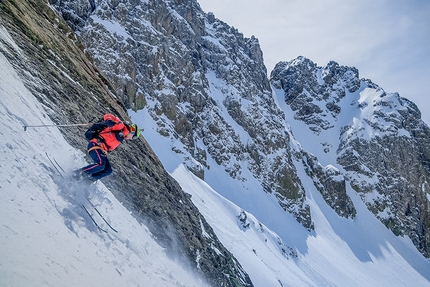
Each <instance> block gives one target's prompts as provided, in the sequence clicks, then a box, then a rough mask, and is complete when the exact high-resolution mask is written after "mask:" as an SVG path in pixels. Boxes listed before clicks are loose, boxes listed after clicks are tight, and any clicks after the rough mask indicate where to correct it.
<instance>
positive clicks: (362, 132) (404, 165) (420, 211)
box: [271, 57, 430, 257]
mask: <svg viewBox="0 0 430 287" xmlns="http://www.w3.org/2000/svg"><path fill="white" fill-rule="evenodd" d="M271 83H272V84H273V86H274V87H275V88H276V89H279V90H280V91H281V92H280V94H282V95H283V96H284V97H285V101H286V103H287V104H288V105H289V107H290V109H291V111H292V117H293V118H294V120H295V121H298V122H304V123H306V126H307V127H308V128H309V130H310V133H309V137H311V138H314V140H315V141H316V142H318V143H319V147H318V148H317V149H314V150H313V151H312V152H314V153H317V154H320V155H324V156H327V157H330V159H331V161H332V162H331V164H333V165H336V166H337V167H338V168H339V169H340V172H337V174H338V175H341V176H342V177H343V178H344V179H345V180H346V182H347V183H348V184H350V185H351V186H352V188H353V189H354V190H355V191H356V192H357V193H358V194H360V196H361V198H362V199H363V201H364V202H365V203H366V204H367V206H368V208H369V210H371V211H372V212H373V213H374V214H375V215H376V216H377V217H378V218H379V219H380V220H381V221H382V222H383V223H384V224H385V225H386V226H387V227H388V228H390V229H391V230H392V231H393V232H394V233H395V234H397V235H408V236H409V237H410V238H411V239H412V241H413V242H414V244H415V245H416V246H417V248H418V249H419V250H420V251H421V253H423V254H424V255H425V256H427V257H429V255H430V253H429V251H430V250H429V247H430V246H429V235H430V233H429V232H430V229H429V228H430V226H429V201H428V196H429V195H428V194H429V191H430V190H429V185H428V181H429V175H430V173H429V146H428V142H429V139H430V133H429V132H430V130H429V127H428V126H427V125H426V124H425V123H424V122H423V121H422V120H421V114H420V111H419V110H418V108H417V107H416V105H415V104H414V103H412V102H410V101H408V100H407V99H405V98H401V97H400V96H399V95H398V94H396V93H393V94H387V93H385V92H384V90H383V89H381V88H380V87H378V86H377V85H376V84H374V83H372V82H371V81H369V80H360V79H359V77H358V71H357V70H356V69H355V68H349V67H344V66H339V65H338V64H337V63H335V62H331V63H329V64H328V65H327V66H326V67H317V65H316V64H314V63H313V62H311V61H310V60H308V59H306V58H303V57H300V58H298V59H296V60H293V61H291V62H283V63H279V64H278V65H277V66H276V67H275V69H274V71H273V72H272V75H271ZM333 137H335V138H333ZM318 149H319V150H318ZM318 173H319V172H318V169H312V168H310V171H309V172H308V174H312V175H313V174H317V175H318ZM319 178H320V177H319ZM321 182H322V183H324V182H325V183H330V181H327V180H324V178H323V180H321ZM343 184H344V183H343ZM344 189H345V187H344V186H342V185H339V184H337V188H336V187H330V188H329V189H328V190H331V191H332V192H334V193H335V194H336V196H338V197H337V200H334V201H333V200H330V198H333V195H331V196H325V198H326V200H327V201H328V203H329V204H330V202H331V205H332V207H333V208H334V209H336V207H337V208H340V210H342V212H344V213H345V212H346V213H347V214H351V212H348V210H350V211H352V212H353V209H352V206H351V204H350V201H345V200H343V199H342V194H344V192H340V193H339V192H335V191H336V190H344ZM323 194H324V193H323ZM339 195H340V196H339ZM336 196H335V198H336ZM339 200H340V201H341V202H343V203H344V204H338V203H337V201H339Z"/></svg>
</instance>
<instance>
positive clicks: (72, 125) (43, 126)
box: [23, 123, 92, 131]
mask: <svg viewBox="0 0 430 287" xmlns="http://www.w3.org/2000/svg"><path fill="white" fill-rule="evenodd" d="M90 125H92V123H88V124H67V125H35V126H27V125H25V126H23V128H24V131H26V130H27V128H46V127H78V126H82V127H87V126H90Z"/></svg>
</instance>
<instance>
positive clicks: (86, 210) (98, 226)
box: [81, 204, 107, 233]
mask: <svg viewBox="0 0 430 287" xmlns="http://www.w3.org/2000/svg"><path fill="white" fill-rule="evenodd" d="M81 207H82V209H83V210H85V212H86V213H87V214H88V216H89V217H90V218H91V220H92V221H93V223H94V225H95V226H96V227H97V228H98V230H99V231H101V232H104V233H107V230H105V229H103V228H101V227H100V225H98V223H97V222H96V221H95V219H94V217H93V216H92V215H91V213H90V212H89V211H88V209H87V208H86V207H85V206H84V205H83V204H81Z"/></svg>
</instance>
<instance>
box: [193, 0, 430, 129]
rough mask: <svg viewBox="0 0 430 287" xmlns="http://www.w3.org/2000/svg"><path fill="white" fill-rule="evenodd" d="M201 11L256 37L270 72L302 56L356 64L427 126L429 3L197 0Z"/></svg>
mask: <svg viewBox="0 0 430 287" xmlns="http://www.w3.org/2000/svg"><path fill="white" fill-rule="evenodd" d="M198 2H199V3H200V6H201V7H202V9H203V10H204V11H205V12H213V13H214V14H215V17H217V18H219V19H221V20H222V21H224V22H226V23H228V24H229V25H231V26H234V27H236V28H237V29H238V30H239V31H240V32H242V33H243V34H244V35H245V37H251V36H252V35H254V36H255V37H257V38H258V39H259V41H260V45H261V48H262V50H263V53H264V59H265V63H266V66H267V69H268V73H269V74H270V71H271V70H272V69H273V68H274V66H275V64H276V63H278V62H279V61H289V60H292V59H294V58H296V57H297V56H305V57H307V58H309V59H311V60H312V61H314V62H315V63H317V64H318V65H319V66H325V65H326V64H327V63H328V62H329V61H331V60H333V61H336V62H338V63H339V64H340V65H345V66H353V67H356V68H357V69H358V70H359V71H360V77H361V78H368V79H371V80H372V81H373V82H374V83H376V84H377V85H379V86H380V87H382V88H383V89H384V90H385V91H386V92H389V93H391V92H398V93H399V94H400V96H402V97H405V98H408V99H409V100H412V101H413V102H415V103H416V104H417V105H418V107H419V109H420V110H421V113H422V117H423V119H424V121H425V122H426V123H427V124H430V109H428V106H429V104H430V1H425V0H421V1H418V0H360V1H352V0H324V1H322V0H306V1H303V0H264V1H263V0H217V1H213V0H198Z"/></svg>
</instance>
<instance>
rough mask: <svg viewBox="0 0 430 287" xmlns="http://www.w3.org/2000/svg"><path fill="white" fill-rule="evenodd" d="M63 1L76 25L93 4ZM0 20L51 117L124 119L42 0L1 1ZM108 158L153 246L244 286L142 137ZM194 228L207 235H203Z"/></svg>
mask: <svg viewBox="0 0 430 287" xmlns="http://www.w3.org/2000/svg"><path fill="white" fill-rule="evenodd" d="M113 2H114V1H112V3H113ZM135 2H136V1H135ZM55 3H57V4H59V3H64V1H58V2H55ZM85 3H87V5H85ZM136 3H137V2H136ZM69 4H70V5H72V4H73V5H72V7H74V8H76V7H79V9H80V10H79V11H80V14H79V15H74V14H73V13H71V14H73V15H74V17H72V18H73V19H75V20H76V22H75V23H76V27H80V26H82V23H83V22H82V23H81V22H80V19H82V18H81V17H84V16H85V15H87V16H88V14H89V13H90V12H91V11H92V10H94V2H92V1H88V2H86V1H76V3H75V2H73V3H72V2H70V3H69ZM75 4H76V5H77V6H76V5H75ZM78 4H79V5H80V4H82V5H81V6H79V5H78ZM118 5H119V4H118ZM74 8H73V9H74ZM73 11H74V10H73ZM81 12H82V13H81ZM82 15H83V16H82ZM0 24H1V25H2V26H4V27H5V28H6V29H7V30H8V31H9V33H10V34H11V35H13V39H14V41H15V42H16V43H17V44H18V46H19V48H20V49H21V50H20V51H17V50H16V49H14V48H13V47H11V46H9V45H8V43H1V44H2V45H0V50H1V52H2V53H3V54H4V55H5V56H6V57H7V58H8V60H9V62H10V63H11V64H12V65H13V66H14V67H15V69H16V70H17V72H18V73H19V74H20V76H21V77H22V78H23V79H24V81H25V84H26V85H27V87H28V88H29V90H30V91H31V92H32V93H33V94H34V95H35V96H36V97H37V98H38V99H39V101H40V102H42V103H43V105H44V106H45V107H46V110H47V112H48V114H49V115H50V117H51V118H52V119H53V121H54V122H57V123H79V122H87V121H89V120H90V119H92V118H94V116H95V117H97V118H99V117H101V116H102V115H103V114H104V113H105V112H113V113H115V114H117V115H119V116H121V117H122V118H123V119H125V120H127V119H128V116H127V114H126V110H125V106H124V103H123V102H122V101H121V100H120V99H118V98H117V97H116V96H114V95H115V89H114V86H112V85H111V83H110V82H109V81H108V80H107V79H106V78H105V76H104V75H103V74H102V73H101V72H100V70H98V68H96V66H94V65H93V63H92V62H91V61H90V60H89V59H88V58H87V56H86V55H85V54H84V52H83V50H84V46H83V45H82V44H81V42H80V40H78V38H77V36H76V35H75V33H74V32H73V31H72V30H71V29H70V28H69V26H68V25H67V24H66V23H65V22H64V21H63V20H62V19H61V18H60V16H58V15H57V14H56V13H55V12H54V11H53V10H52V9H51V8H50V7H49V6H48V5H47V3H45V2H43V1H37V0H34V1H32V0H26V1H12V0H11V1H2V2H1V3H0ZM62 131H63V134H64V136H65V138H66V139H67V140H68V141H69V142H70V144H71V145H72V146H75V147H76V148H80V149H85V147H86V142H85V139H84V136H83V133H84V132H85V130H83V129H82V128H64V129H63V130H62ZM111 160H112V163H113V164H114V165H115V174H114V175H112V176H111V178H109V179H106V181H105V183H106V184H107V185H108V187H110V189H111V190H112V191H113V193H114V194H115V196H116V197H117V198H118V199H119V200H120V201H122V202H123V204H124V205H125V206H126V207H127V208H128V209H129V210H130V211H133V213H134V214H137V215H138V219H139V220H141V221H142V222H143V223H145V224H147V226H148V227H149V228H150V230H151V232H152V233H153V234H154V236H155V237H156V238H157V239H158V241H159V242H160V244H161V245H163V246H165V247H166V248H167V249H168V250H171V251H172V252H173V251H175V253H180V255H181V256H182V257H183V258H184V259H185V260H187V261H188V262H190V264H191V265H193V266H194V267H195V268H196V270H197V271H198V272H200V274H202V275H203V276H205V277H206V278H207V280H208V282H209V283H210V284H212V285H213V286H252V282H251V281H250V279H249V277H248V275H247V274H246V273H245V272H244V270H243V269H242V267H241V266H240V264H239V263H238V262H237V260H236V259H235V258H234V257H233V256H232V254H231V253H230V252H229V251H227V250H226V249H225V248H224V246H223V245H222V244H221V243H220V242H219V240H218V239H217V237H216V235H215V233H214V232H213V230H212V228H211V227H210V226H209V225H208V224H207V222H206V221H205V219H204V218H203V216H202V215H201V214H200V213H199V211H198V210H197V208H196V207H195V206H194V205H193V204H192V202H191V200H190V198H189V196H187V195H186V194H185V193H184V192H183V191H182V190H181V188H180V186H179V185H178V184H177V182H176V181H175V180H173V179H172V177H171V176H170V175H169V174H168V173H167V172H166V171H165V170H164V168H163V166H162V165H161V163H160V162H159V160H158V158H157V157H156V155H155V154H154V153H153V151H152V149H151V148H150V147H149V145H148V144H147V142H146V141H145V140H144V139H142V138H141V139H140V140H138V141H134V142H133V143H132V144H124V145H123V146H121V148H120V149H118V150H117V151H115V154H113V155H112V156H111ZM131 178H132V179H133V180H128V179H131ZM202 226H204V229H205V232H206V233H207V234H209V236H203V234H202ZM197 258H199V260H198V262H197V261H196V259H197ZM197 266H198V268H197Z"/></svg>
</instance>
